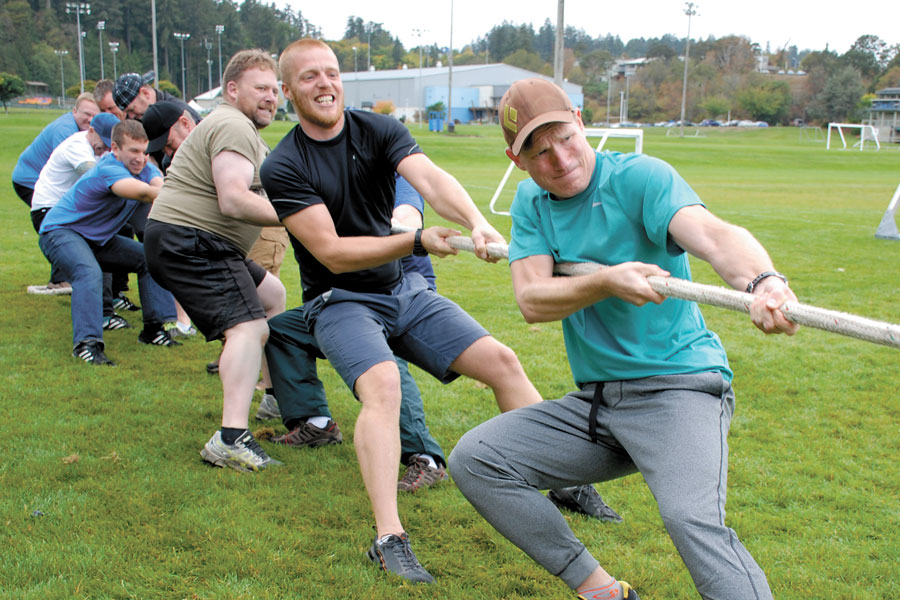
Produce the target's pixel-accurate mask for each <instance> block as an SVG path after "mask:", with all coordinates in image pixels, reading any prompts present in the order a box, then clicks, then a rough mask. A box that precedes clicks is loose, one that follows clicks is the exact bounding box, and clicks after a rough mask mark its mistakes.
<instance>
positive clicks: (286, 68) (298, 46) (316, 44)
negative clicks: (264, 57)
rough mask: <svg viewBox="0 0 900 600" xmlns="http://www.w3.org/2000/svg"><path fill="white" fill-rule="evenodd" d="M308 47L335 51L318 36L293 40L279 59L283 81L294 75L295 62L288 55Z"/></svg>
mask: <svg viewBox="0 0 900 600" xmlns="http://www.w3.org/2000/svg"><path fill="white" fill-rule="evenodd" d="M307 48H325V49H326V50H331V52H332V53H333V52H334V50H332V49H331V46H329V45H328V44H326V43H325V42H323V41H322V40H319V39H316V38H302V39H299V40H297V41H295V42H291V43H290V44H289V45H288V47H287V48H285V49H284V52H282V53H281V57H280V58H279V59H278V66H279V67H280V68H281V77H282V80H283V81H285V82H288V81H290V80H291V78H292V77H293V76H294V68H293V67H294V63H293V61H291V60H289V59H288V56H289V55H291V54H294V53H295V52H302V51H303V50H306V49H307Z"/></svg>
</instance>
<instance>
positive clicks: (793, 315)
mask: <svg viewBox="0 0 900 600" xmlns="http://www.w3.org/2000/svg"><path fill="white" fill-rule="evenodd" d="M409 231H413V229H411V228H409V227H402V226H397V225H395V226H394V227H393V228H392V229H391V232H392V233H405V232H409ZM446 241H447V244H448V245H449V246H450V247H451V248H456V249H458V250H465V251H467V252H474V251H475V243H474V242H473V241H472V238H469V237H464V236H451V237H448V238H447V240H446ZM487 251H488V256H490V257H491V258H497V259H509V247H508V246H507V245H506V244H500V243H496V242H494V243H489V244H488V245H487ZM601 268H603V265H600V264H597V263H590V262H585V263H557V264H556V265H554V267H553V274H554V275H561V276H573V275H587V274H589V273H593V272H595V271H597V270H599V269H601ZM647 281H648V282H649V283H650V287H651V288H653V290H654V291H655V292H656V293H658V294H659V295H661V296H666V297H670V298H678V299H681V300H690V301H693V302H698V303H700V304H708V305H710V306H718V307H719V308H728V309H731V310H736V311H738V312H743V313H749V312H750V305H751V304H752V303H753V295H752V294H747V293H745V292H739V291H736V290H731V289H728V288H724V287H718V286H713V285H705V284H702V283H695V282H693V281H687V280H685V279H678V278H677V277H659V276H657V275H651V276H649V277H647ZM781 312H783V313H784V316H785V318H786V319H788V320H789V321H793V322H794V323H797V324H798V325H803V326H804V327H812V328H814V329H821V330H822V331H830V332H831V333H837V334H840V335H844V336H847V337H852V338H856V339H858V340H863V341H866V342H872V343H873V344H881V345H883V346H890V347H892V348H898V349H900V325H895V324H893V323H887V322H885V321H876V320H874V319H867V318H865V317H860V316H857V315H853V314H850V313H845V312H840V311H836V310H828V309H825V308H819V307H816V306H810V305H808V304H801V303H799V302H791V301H788V302H785V303H784V305H783V306H782V307H781Z"/></svg>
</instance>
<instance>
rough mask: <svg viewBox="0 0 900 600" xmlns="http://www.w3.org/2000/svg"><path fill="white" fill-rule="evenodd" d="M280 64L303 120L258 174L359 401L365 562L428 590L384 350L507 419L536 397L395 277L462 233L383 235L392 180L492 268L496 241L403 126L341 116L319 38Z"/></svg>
mask: <svg viewBox="0 0 900 600" xmlns="http://www.w3.org/2000/svg"><path fill="white" fill-rule="evenodd" d="M280 67H281V73H282V79H283V81H284V84H283V89H284V92H285V95H286V96H287V97H288V98H289V99H290V100H291V101H292V102H293V104H294V108H295V109H296V111H297V114H298V116H299V120H300V123H299V125H298V126H297V127H295V128H294V129H293V130H292V131H291V132H290V133H289V134H288V135H287V136H286V137H285V138H284V139H283V140H282V141H281V143H279V145H278V146H277V147H276V148H275V150H274V151H273V152H272V153H271V154H270V155H269V157H268V159H267V160H266V161H265V163H264V164H263V167H262V169H261V171H260V175H261V178H262V181H263V185H264V186H265V188H266V191H267V194H268V196H269V199H270V201H271V202H272V204H273V205H274V206H275V210H276V212H277V213H278V217H279V218H280V219H281V220H282V222H283V223H284V224H285V226H287V228H288V231H289V232H290V233H291V242H292V245H293V247H294V253H295V255H296V257H297V261H298V262H299V263H300V273H301V279H302V284H303V300H304V315H305V318H306V323H307V325H308V327H309V330H310V331H311V332H312V333H313V334H314V335H315V337H316V340H317V342H318V344H319V346H320V347H321V349H322V351H323V352H324V354H325V355H326V357H327V358H328V360H329V361H330V362H331V364H332V365H333V366H334V367H335V369H336V370H337V371H338V373H339V374H340V375H341V377H342V378H343V379H344V381H345V382H346V383H347V385H348V386H349V387H350V388H351V389H352V390H353V392H354V393H355V394H356V396H357V397H358V398H359V400H360V402H361V404H362V408H361V410H360V414H359V417H358V419H357V423H356V429H355V435H354V444H355V446H356V452H357V457H358V459H359V463H360V470H361V471H362V475H363V481H364V483H365V485H366V490H367V492H368V494H369V497H370V499H371V501H372V507H373V511H374V516H375V528H376V538H375V541H374V542H373V544H372V546H371V548H370V549H369V551H368V556H369V558H370V560H372V561H373V562H375V563H376V564H379V565H380V566H381V568H383V569H385V570H388V571H391V572H394V573H397V574H399V575H401V576H403V577H405V578H407V579H409V580H411V581H415V582H431V581H433V578H432V577H431V575H430V574H429V573H428V572H427V571H426V570H425V569H424V568H423V567H422V566H421V565H420V564H419V562H418V561H417V560H416V559H415V555H414V554H413V553H412V550H411V549H410V547H409V539H408V537H407V535H406V533H405V531H404V528H403V525H402V524H401V522H400V518H399V515H398V512H397V484H396V472H397V471H396V469H397V463H398V461H399V460H400V442H399V432H398V417H399V410H400V398H401V393H400V375H399V372H398V369H397V364H396V363H395V362H394V353H395V352H396V354H397V355H398V356H400V357H401V358H405V359H408V360H409V361H410V362H412V363H414V364H416V365H418V366H420V367H421V368H423V369H424V370H426V371H428V372H429V373H431V374H432V375H434V376H435V377H437V378H439V379H441V380H442V381H444V382H449V381H451V380H452V379H454V378H456V377H457V376H458V375H460V374H462V375H467V376H469V377H472V378H474V379H477V380H479V381H482V382H484V383H485V384H487V385H488V386H490V387H491V388H492V389H493V391H494V395H495V397H496V399H497V403H498V405H499V406H500V409H501V410H503V411H507V410H511V409H513V408H518V407H520V406H525V405H528V404H533V403H536V402H540V401H541V398H540V395H539V394H538V392H537V390H536V389H535V388H534V386H533V385H532V384H531V382H530V381H529V380H528V377H527V376H526V375H525V372H524V370H523V369H522V366H521V365H520V364H519V361H518V358H517V357H516V355H515V353H514V352H513V351H512V350H510V349H509V348H507V347H506V346H504V345H503V344H501V343H500V342H498V341H497V340H495V339H494V338H493V337H491V336H490V335H489V334H488V332H487V331H485V330H484V329H483V328H482V327H481V326H480V325H478V324H477V323H476V322H475V321H474V320H473V319H472V318H471V317H469V316H468V315H467V314H466V313H465V312H463V311H462V309H460V308H459V307H458V306H457V305H456V304H454V303H453V302H451V301H449V300H447V299H445V298H443V297H441V296H440V295H438V294H437V293H436V292H433V291H431V290H429V289H428V285H427V283H426V282H425V280H424V278H422V277H421V276H419V275H417V274H412V275H407V276H405V277H404V276H403V274H402V271H401V269H400V258H402V257H403V256H406V255H408V254H410V252H413V253H414V254H417V255H423V254H425V253H429V252H430V253H431V254H435V255H437V256H438V257H443V256H446V255H447V254H456V253H457V251H456V250H455V249H453V248H451V247H450V246H449V245H447V243H446V238H447V237H448V236H452V235H458V233H459V232H457V231H455V230H453V229H448V228H444V227H429V228H427V229H424V230H423V229H419V230H417V231H416V232H415V233H404V234H399V235H390V227H391V213H392V211H393V206H394V172H395V171H397V172H399V173H400V174H401V175H402V176H403V177H404V178H406V180H407V181H409V182H410V183H411V184H412V185H413V187H415V188H416V190H418V191H419V193H421V194H422V195H423V196H424V197H425V200H426V201H427V202H428V203H429V204H430V205H431V206H432V207H433V208H434V209H435V210H436V211H437V213H438V214H440V215H441V216H443V217H444V218H446V219H448V220H451V221H454V222H456V223H459V224H461V225H463V226H465V227H466V228H468V229H470V230H471V233H472V239H473V241H474V243H475V253H476V255H477V256H478V257H479V258H482V259H484V260H492V259H489V258H488V256H487V250H486V243H487V242H502V241H503V238H502V236H500V234H499V233H497V231H496V230H495V229H494V228H493V227H491V225H490V224H489V223H488V222H487V221H486V220H485V218H484V217H483V216H482V215H481V213H480V212H479V211H478V209H477V208H476V207H475V205H474V203H473V202H472V200H471V199H470V198H469V196H468V194H467V193H466V192H465V190H464V189H463V188H462V186H461V185H460V184H459V183H458V182H457V181H456V180H455V179H453V178H452V177H451V176H450V175H449V174H447V173H446V172H445V171H443V170H441V169H440V168H438V167H437V166H435V165H434V163H432V162H431V161H430V160H429V159H428V158H427V157H426V156H425V155H424V154H422V152H421V150H420V149H419V147H418V145H417V144H416V143H415V141H414V140H413V139H412V137H411V136H410V135H409V132H408V131H407V130H406V128H405V127H404V126H403V125H402V124H400V123H399V122H397V121H395V120H394V119H391V118H388V117H385V116H382V115H376V114H371V113H365V112H359V111H356V112H351V111H345V110H344V107H343V87H342V84H341V79H340V70H339V66H338V61H337V58H336V57H335V55H334V53H333V52H332V51H331V49H330V48H329V47H328V46H327V45H326V44H324V43H323V42H321V41H319V40H312V39H304V40H300V41H297V42H294V43H293V44H291V45H290V46H288V48H287V49H286V50H285V51H284V53H283V54H282V55H281V59H280ZM274 333H275V328H274V327H273V334H274Z"/></svg>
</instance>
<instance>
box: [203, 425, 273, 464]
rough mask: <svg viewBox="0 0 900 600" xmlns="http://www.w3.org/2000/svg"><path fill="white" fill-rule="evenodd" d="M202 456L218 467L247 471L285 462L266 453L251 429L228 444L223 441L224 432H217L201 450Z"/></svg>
mask: <svg viewBox="0 0 900 600" xmlns="http://www.w3.org/2000/svg"><path fill="white" fill-rule="evenodd" d="M200 456H202V457H203V460H205V461H206V462H208V463H212V464H214V465H215V466H217V467H231V468H232V469H235V470H238V471H245V472H253V471H261V470H263V469H265V468H267V467H272V466H277V465H283V464H284V463H282V462H281V461H278V460H275V459H274V458H272V457H270V456H269V455H268V454H266V451H265V450H263V449H262V448H261V447H260V445H259V442H257V441H256V439H255V438H254V437H253V434H252V433H250V432H249V431H245V432H244V434H243V435H242V436H241V437H239V438H238V439H236V440H235V442H234V444H226V443H225V442H223V441H222V432H221V431H217V432H215V433H214V434H213V436H212V437H211V438H210V439H209V441H208V442H206V445H205V446H204V447H203V450H201V451H200Z"/></svg>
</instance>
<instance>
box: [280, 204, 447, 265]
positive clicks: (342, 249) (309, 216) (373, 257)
mask: <svg viewBox="0 0 900 600" xmlns="http://www.w3.org/2000/svg"><path fill="white" fill-rule="evenodd" d="M284 225H285V227H287V229H288V231H290V232H291V233H292V234H293V235H294V237H296V238H297V239H298V240H300V242H301V243H302V244H303V245H304V246H305V247H306V248H307V249H308V250H309V251H310V253H312V255H313V256H314V257H315V258H316V260H318V261H319V262H320V263H322V264H323V265H325V267H326V268H327V269H328V270H329V271H331V272H332V273H347V272H350V271H359V270H362V269H371V268H373V267H377V266H379V265H383V264H385V263H388V262H390V261H392V260H396V259H398V258H403V257H404V256H408V255H409V254H411V253H412V248H413V237H414V235H415V234H414V233H413V232H409V233H400V234H397V235H389V236H383V237H382V236H353V237H341V236H339V235H338V234H337V231H336V230H335V227H334V220H333V219H332V218H331V213H329V212H328V208H327V207H326V206H325V205H324V204H314V205H312V206H310V207H308V208H304V209H303V210H301V211H299V212H296V213H294V214H292V215H290V216H288V217H285V219H284ZM458 234H459V232H458V231H455V230H452V229H447V228H446V227H429V228H428V229H426V230H425V231H424V232H423V234H422V244H423V245H424V246H425V248H426V249H427V250H428V251H429V252H432V253H433V254H436V255H438V256H444V255H446V254H450V253H456V252H457V251H456V250H454V249H453V248H450V247H449V246H447V247H446V248H447V249H446V251H445V250H444V249H443V247H442V246H441V243H443V238H446V237H448V236H451V235H458ZM438 240H439V241H438ZM443 245H444V246H446V244H445V243H444V244H443Z"/></svg>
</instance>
